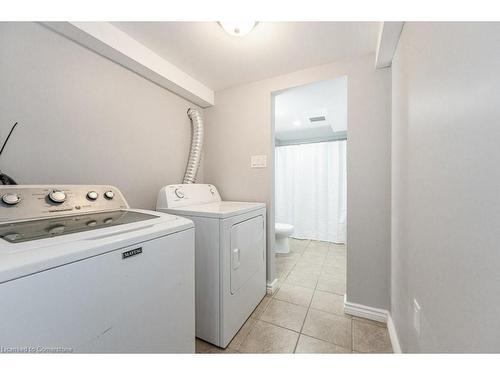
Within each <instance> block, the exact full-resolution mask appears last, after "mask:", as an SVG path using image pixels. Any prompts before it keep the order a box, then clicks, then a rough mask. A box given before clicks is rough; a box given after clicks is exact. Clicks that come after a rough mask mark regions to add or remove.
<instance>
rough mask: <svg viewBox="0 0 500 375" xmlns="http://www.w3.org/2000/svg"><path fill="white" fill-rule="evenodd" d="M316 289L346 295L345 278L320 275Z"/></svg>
mask: <svg viewBox="0 0 500 375" xmlns="http://www.w3.org/2000/svg"><path fill="white" fill-rule="evenodd" d="M316 289H318V290H321V291H323V292H330V293H335V294H340V295H344V294H345V280H339V279H336V278H325V277H320V278H319V280H318V284H317V286H316Z"/></svg>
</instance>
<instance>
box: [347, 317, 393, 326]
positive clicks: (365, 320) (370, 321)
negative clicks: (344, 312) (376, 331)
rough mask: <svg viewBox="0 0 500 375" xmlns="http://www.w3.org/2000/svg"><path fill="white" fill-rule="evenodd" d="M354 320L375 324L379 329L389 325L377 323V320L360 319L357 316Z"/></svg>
mask: <svg viewBox="0 0 500 375" xmlns="http://www.w3.org/2000/svg"><path fill="white" fill-rule="evenodd" d="M352 320H357V321H360V322H364V323H368V324H374V325H376V326H379V327H387V324H386V323H384V322H377V321H375V320H371V319H365V318H360V317H357V316H353V317H352Z"/></svg>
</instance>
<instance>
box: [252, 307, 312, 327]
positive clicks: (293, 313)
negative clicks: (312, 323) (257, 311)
mask: <svg viewBox="0 0 500 375" xmlns="http://www.w3.org/2000/svg"><path fill="white" fill-rule="evenodd" d="M306 314H307V307H304V306H299V305H295V304H293V303H289V302H285V301H280V300H277V299H273V300H272V301H271V303H270V304H269V306H268V307H267V309H266V311H264V313H263V314H262V315H261V316H260V320H263V321H265V322H268V323H273V324H275V325H278V326H280V327H283V328H288V329H291V330H293V331H297V332H300V329H301V328H302V324H303V323H304V319H305V318H306Z"/></svg>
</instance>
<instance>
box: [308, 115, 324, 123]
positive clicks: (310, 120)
mask: <svg viewBox="0 0 500 375" xmlns="http://www.w3.org/2000/svg"><path fill="white" fill-rule="evenodd" d="M325 120H326V117H325V116H314V117H309V122H321V121H325Z"/></svg>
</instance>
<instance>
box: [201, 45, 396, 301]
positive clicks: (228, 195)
mask: <svg viewBox="0 0 500 375" xmlns="http://www.w3.org/2000/svg"><path fill="white" fill-rule="evenodd" d="M373 64H374V56H373V55H371V54H370V55H366V56H362V57H359V58H354V59H350V60H344V61H340V62H337V63H333V64H328V65H322V66H318V67H314V68H310V69H306V70H302V71H298V72H295V73H291V74H287V75H283V76H278V77H274V78H270V79H266V80H262V81H258V82H254V83H250V84H245V85H241V86H237V87H234V88H230V89H226V90H223V91H219V92H216V95H215V101H216V105H215V106H214V107H212V108H209V109H206V110H205V114H206V123H207V137H206V141H207V142H206V149H205V150H206V154H205V180H206V181H207V182H209V183H213V184H215V185H216V186H217V187H218V188H219V189H220V192H221V194H222V196H223V198H224V199H230V200H250V201H263V202H266V203H267V204H268V205H269V204H270V203H271V189H272V186H273V184H274V182H273V179H272V174H271V171H272V170H273V168H274V166H273V165H272V163H269V165H268V169H251V168H250V157H251V155H256V154H266V155H267V157H268V160H269V161H272V158H273V157H274V150H273V144H272V129H271V94H272V93H273V92H275V91H278V90H283V89H286V88H290V87H293V86H298V85H303V84H307V83H311V82H314V81H319V80H324V79H332V78H336V77H340V76H343V75H347V77H348V106H349V113H348V116H349V123H348V134H349V139H348V146H347V159H348V162H347V168H348V172H347V178H348V182H347V185H348V211H347V212H348V235H347V241H348V270H347V294H348V300H349V301H350V302H355V303H361V304H366V305H369V306H373V307H379V308H388V307H389V295H390V293H389V275H390V270H389V264H390V257H389V255H390V254H389V253H390V216H389V215H390V89H391V88H390V71H388V70H385V71H375V70H374V66H373ZM268 209H269V211H270V213H269V217H268V223H269V228H271V227H272V226H273V225H274V212H273V207H269V206H268ZM269 228H268V229H269ZM269 234H270V232H269V231H268V235H269ZM268 246H269V243H268ZM273 258H274V257H271V256H270V253H269V249H268V262H272V261H273ZM268 271H269V270H268ZM271 277H272V276H271V275H270V274H269V273H268V279H270V278H271Z"/></svg>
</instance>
